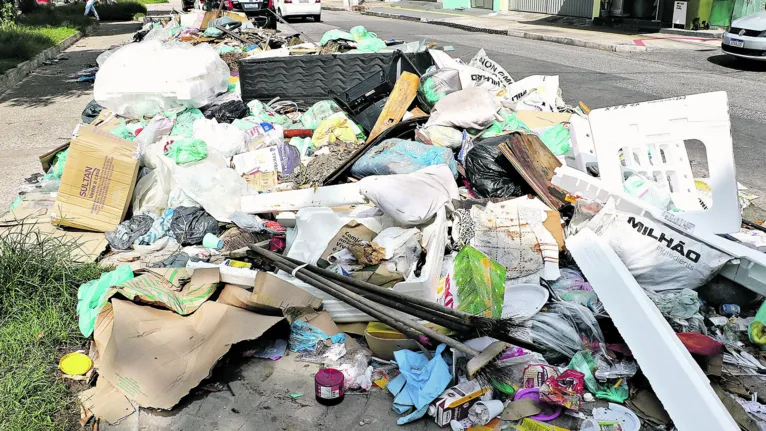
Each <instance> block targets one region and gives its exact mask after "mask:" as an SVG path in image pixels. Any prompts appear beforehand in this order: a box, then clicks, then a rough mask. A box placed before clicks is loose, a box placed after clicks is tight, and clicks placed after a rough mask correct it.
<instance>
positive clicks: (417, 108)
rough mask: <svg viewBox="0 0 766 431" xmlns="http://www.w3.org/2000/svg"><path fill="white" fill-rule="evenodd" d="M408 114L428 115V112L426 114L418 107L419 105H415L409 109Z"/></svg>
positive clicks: (415, 115)
mask: <svg viewBox="0 0 766 431" xmlns="http://www.w3.org/2000/svg"><path fill="white" fill-rule="evenodd" d="M410 114H412V116H413V117H428V114H426V113H425V112H423V110H422V109H420V107H419V106H416V107H414V108H413V109H412V110H411V111H410Z"/></svg>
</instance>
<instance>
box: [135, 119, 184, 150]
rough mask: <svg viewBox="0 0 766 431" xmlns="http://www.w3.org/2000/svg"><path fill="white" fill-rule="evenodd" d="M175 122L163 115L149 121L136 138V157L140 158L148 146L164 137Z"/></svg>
mask: <svg viewBox="0 0 766 431" xmlns="http://www.w3.org/2000/svg"><path fill="white" fill-rule="evenodd" d="M174 123H175V120H172V119H170V118H167V117H165V116H164V115H155V116H154V118H152V119H151V120H150V121H149V124H147V125H146V127H144V128H143V130H141V133H139V134H138V136H136V140H135V143H136V144H137V145H138V150H137V151H138V157H141V156H142V155H143V154H144V152H145V151H146V149H147V148H148V147H149V145H151V144H153V143H155V142H157V141H158V140H159V139H160V138H161V137H163V136H166V135H168V134H169V133H170V131H171V130H172V129H173V124H174Z"/></svg>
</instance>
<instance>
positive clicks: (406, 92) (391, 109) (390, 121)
mask: <svg viewBox="0 0 766 431" xmlns="http://www.w3.org/2000/svg"><path fill="white" fill-rule="evenodd" d="M418 84H420V78H418V76H417V75H415V74H414V73H410V72H403V73H402V74H401V76H399V79H397V80H396V84H395V85H394V89H393V90H392V91H391V95H390V96H389V97H388V101H387V102H386V104H385V106H383V110H382V111H381V112H380V116H379V117H378V121H376V122H375V126H374V127H373V128H372V131H371V132H370V136H369V137H368V138H367V142H366V143H368V144H369V143H370V142H372V141H373V139H375V138H376V137H378V135H380V134H381V133H383V131H384V130H386V129H388V128H389V127H391V126H393V125H394V124H397V123H398V122H400V121H402V117H404V113H405V112H407V109H409V108H410V105H412V101H414V100H415V96H417V95H418Z"/></svg>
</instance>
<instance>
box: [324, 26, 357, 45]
mask: <svg viewBox="0 0 766 431" xmlns="http://www.w3.org/2000/svg"><path fill="white" fill-rule="evenodd" d="M338 39H342V40H348V41H351V42H353V41H354V36H352V35H351V33H348V32H345V31H343V30H338V29H337V28H336V29H333V30H330V31H328V32H327V33H325V34H324V35H323V36H322V40H320V41H319V45H321V46H325V45H327V42H329V41H331V40H338Z"/></svg>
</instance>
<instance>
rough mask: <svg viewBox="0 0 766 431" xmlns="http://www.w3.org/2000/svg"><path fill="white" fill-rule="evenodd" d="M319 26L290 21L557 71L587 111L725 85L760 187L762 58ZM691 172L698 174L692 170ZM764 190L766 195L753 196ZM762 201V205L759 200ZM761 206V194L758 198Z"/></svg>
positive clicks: (752, 181) (765, 81)
mask: <svg viewBox="0 0 766 431" xmlns="http://www.w3.org/2000/svg"><path fill="white" fill-rule="evenodd" d="M322 17H323V22H322V23H313V22H301V21H298V22H294V23H293V25H294V26H296V27H297V28H299V29H300V30H302V31H305V32H307V33H308V34H309V36H312V37H314V38H316V39H317V40H318V39H319V38H320V37H321V35H322V34H323V33H324V32H325V31H327V30H330V29H332V28H337V27H341V28H346V29H347V28H349V27H351V26H354V25H364V26H365V27H367V29H368V30H370V31H373V32H376V33H378V35H379V36H381V37H383V38H389V37H397V38H399V39H402V40H407V41H412V40H422V39H424V38H425V39H427V40H428V41H433V42H438V43H439V44H440V45H452V46H454V47H455V51H454V52H450V54H451V55H453V56H458V57H460V58H462V59H464V60H469V59H470V58H471V57H472V56H473V55H474V54H475V53H476V51H478V50H479V49H480V48H484V49H485V50H486V51H487V53H488V54H489V56H490V57H491V58H493V59H494V60H495V61H497V62H498V63H500V64H501V65H502V66H503V67H505V68H506V70H508V72H509V73H510V74H511V76H513V78H514V79H517V80H518V79H520V78H524V77H526V76H529V75H537V74H543V75H559V76H560V82H561V89H562V92H563V97H564V100H566V101H567V102H569V103H570V104H572V105H574V104H576V103H577V102H578V101H580V100H582V101H584V102H585V103H586V104H587V105H588V106H590V107H591V108H601V107H607V106H613V105H621V104H626V103H634V102H643V101H647V100H655V99H661V98H667V97H675V96H682V95H688V94H695V93H704V92H709V91H718V90H725V91H727V92H728V94H729V99H730V105H731V109H730V111H731V120H732V134H733V137H734V152H735V159H736V164H737V178H738V180H739V181H740V182H741V183H742V184H744V185H746V186H748V187H751V188H755V189H760V190H766V170H764V169H762V166H763V164H764V163H766V145H764V140H766V97H764V95H766V73H765V72H766V63H765V64H764V65H760V64H748V63H741V62H739V61H734V60H732V59H730V58H728V56H724V55H723V54H722V53H721V52H720V50H705V51H690V50H683V51H651V52H645V53H624V54H623V53H611V52H603V51H598V50H593V49H586V48H578V47H573V46H567V45H560V44H555V43H548V42H540V41H533V40H527V39H520V38H513V37H506V36H497V35H488V34H481V33H470V32H466V31H463V30H457V29H452V28H448V27H442V26H436V25H430V24H425V23H418V22H410V21H400V20H391V19H384V18H375V17H368V16H362V15H358V14H351V13H347V12H330V11H324V12H323V14H322ZM690 157H691V158H692V160H693V162H694V164H693V166H694V170H695V175H699V174H704V173H705V170H704V169H702V165H705V164H706V163H705V157H704V151H703V150H702V149H701V147H700V148H690ZM698 169H699V173H698V172H697V170H698ZM757 194H760V195H764V194H766V193H757ZM761 202H763V204H761ZM758 203H759V205H760V206H763V207H766V199H762V200H759V201H758Z"/></svg>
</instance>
